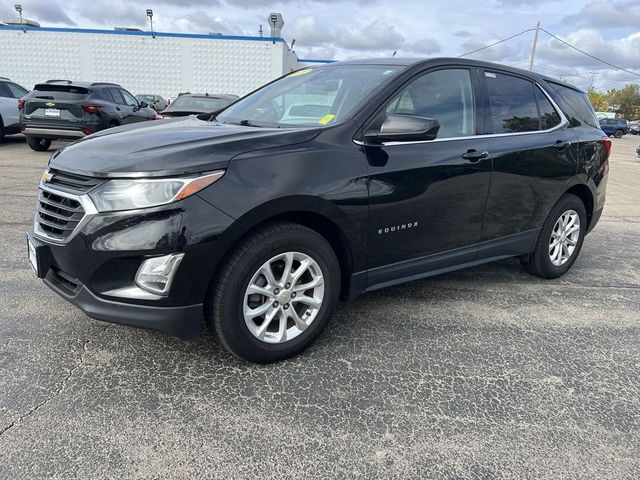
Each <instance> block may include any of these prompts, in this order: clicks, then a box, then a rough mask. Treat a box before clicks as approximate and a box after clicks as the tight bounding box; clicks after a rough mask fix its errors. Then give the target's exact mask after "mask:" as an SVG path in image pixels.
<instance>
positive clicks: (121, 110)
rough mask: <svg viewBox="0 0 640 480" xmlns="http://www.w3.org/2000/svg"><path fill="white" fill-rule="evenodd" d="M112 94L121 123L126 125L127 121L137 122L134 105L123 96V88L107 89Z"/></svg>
mask: <svg viewBox="0 0 640 480" xmlns="http://www.w3.org/2000/svg"><path fill="white" fill-rule="evenodd" d="M107 90H108V91H109V93H110V94H111V96H112V97H113V101H114V103H115V104H116V113H117V114H118V117H120V123H121V124H122V125H125V124H127V123H133V122H135V117H134V116H133V107H132V106H130V105H128V104H127V102H126V101H125V99H124V97H123V96H122V90H121V89H119V88H115V87H114V88H108V89H107Z"/></svg>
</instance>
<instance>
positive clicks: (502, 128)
mask: <svg viewBox="0 0 640 480" xmlns="http://www.w3.org/2000/svg"><path fill="white" fill-rule="evenodd" d="M484 75H485V80H486V83H487V93H488V95H489V105H490V107H491V121H492V124H493V133H516V132H531V131H536V130H540V121H539V119H538V107H537V105H536V97H535V90H534V85H533V83H532V82H530V81H529V80H523V79H521V78H517V77H512V76H511V75H504V74H502V73H494V72H485V74H484Z"/></svg>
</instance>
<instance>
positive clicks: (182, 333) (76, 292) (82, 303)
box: [43, 270, 202, 340]
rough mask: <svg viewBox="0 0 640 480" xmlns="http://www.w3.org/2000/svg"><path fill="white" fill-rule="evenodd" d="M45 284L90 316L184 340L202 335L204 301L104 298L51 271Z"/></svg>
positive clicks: (45, 279)
mask: <svg viewBox="0 0 640 480" xmlns="http://www.w3.org/2000/svg"><path fill="white" fill-rule="evenodd" d="M43 281H44V283H45V285H47V286H48V287H49V288H50V289H51V290H53V291H54V292H56V293H57V294H58V295H60V296H61V297H62V298H64V299H65V300H67V301H68V302H69V303H71V304H72V305H75V306H76V307H78V308H79V309H80V310H82V311H83V312H84V313H86V314H87V315H88V316H89V317H91V318H95V319H96V320H103V321H107V322H111V323H118V324H121V325H129V326H132V327H140V328H148V329H151V330H161V331H163V332H166V333H169V334H171V335H175V336H176V337H180V338H182V339H185V340H193V339H196V338H198V337H199V336H200V327H201V321H202V303H197V304H194V305H186V306H179V307H153V306H149V305H135V304H130V303H123V302H116V301H111V300H105V299H104V298H100V297H98V296H96V295H94V294H93V293H92V292H91V291H90V290H89V289H87V288H86V287H85V286H84V285H81V284H75V287H73V285H74V283H75V282H73V280H71V279H69V278H64V277H62V276H61V275H60V274H59V273H57V272H55V271H53V270H51V271H49V273H48V274H47V276H46V277H45V278H44V279H43Z"/></svg>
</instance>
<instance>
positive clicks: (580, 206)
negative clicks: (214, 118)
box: [522, 194, 587, 278]
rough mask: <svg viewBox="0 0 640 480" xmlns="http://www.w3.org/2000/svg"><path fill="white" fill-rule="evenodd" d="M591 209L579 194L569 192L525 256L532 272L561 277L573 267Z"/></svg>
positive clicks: (525, 260) (525, 264) (549, 276)
mask: <svg viewBox="0 0 640 480" xmlns="http://www.w3.org/2000/svg"><path fill="white" fill-rule="evenodd" d="M586 231H587V212H586V209H585V207H584V203H582V200H580V198H579V197H577V196H575V195H572V194H565V195H564V196H562V198H560V200H559V201H558V203H556V205H555V206H554V207H553V209H552V210H551V213H549V216H548V217H547V220H546V221H545V223H544V225H543V226H542V230H541V231H540V235H539V236H538V241H537V243H536V247H535V249H534V251H533V252H532V253H531V254H530V255H528V256H527V257H526V258H524V259H523V260H522V265H523V266H524V268H525V270H527V271H528V272H529V273H531V274H532V275H536V276H538V277H542V278H557V277H560V276H562V275H564V274H565V273H567V271H568V270H569V269H570V268H571V266H572V265H573V263H574V262H575V261H576V259H577V258H578V255H579V254H580V250H581V249H582V242H583V241H584V236H585V233H586Z"/></svg>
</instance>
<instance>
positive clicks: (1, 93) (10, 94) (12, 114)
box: [0, 77, 29, 142]
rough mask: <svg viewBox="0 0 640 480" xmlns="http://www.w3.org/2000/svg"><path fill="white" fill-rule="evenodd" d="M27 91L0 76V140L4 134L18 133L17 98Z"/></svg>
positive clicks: (18, 113)
mask: <svg viewBox="0 0 640 480" xmlns="http://www.w3.org/2000/svg"><path fill="white" fill-rule="evenodd" d="M27 93H29V91H28V90H27V89H25V88H23V87H21V86H20V85H18V84H17V83H14V82H12V81H11V80H9V79H8V78H5V77H0V142H2V139H3V138H4V136H5V135H11V134H14V133H20V112H19V109H18V99H20V98H22V97H24V96H25V95H26V94H27Z"/></svg>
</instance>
